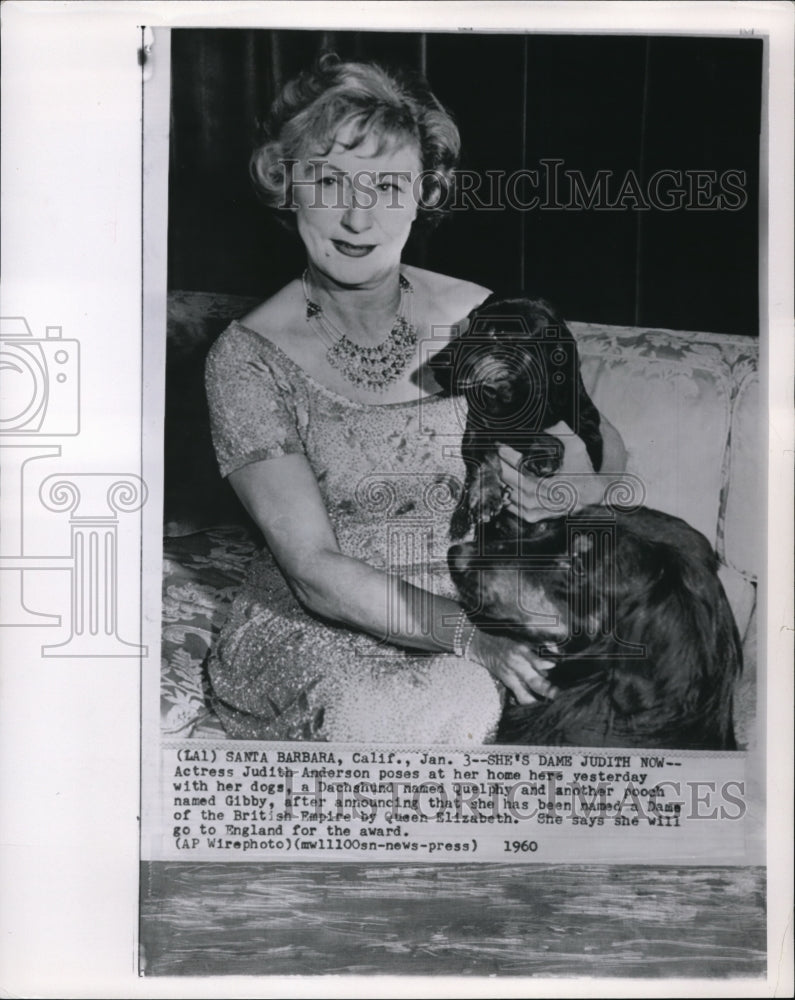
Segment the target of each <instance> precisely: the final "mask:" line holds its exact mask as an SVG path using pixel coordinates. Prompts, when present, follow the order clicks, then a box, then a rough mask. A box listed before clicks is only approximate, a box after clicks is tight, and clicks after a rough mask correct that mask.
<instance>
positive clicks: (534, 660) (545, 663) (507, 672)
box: [467, 628, 557, 705]
mask: <svg viewBox="0 0 795 1000" xmlns="http://www.w3.org/2000/svg"><path fill="white" fill-rule="evenodd" d="M467 658H468V659H470V660H474V661H475V662H476V663H479V664H480V665H481V666H483V667H485V668H486V670H488V672H489V673H490V674H491V676H492V677H494V678H495V680H498V681H500V683H501V684H504V685H505V686H506V687H507V688H508V690H509V691H511V692H512V693H513V696H514V697H515V698H516V700H517V701H518V702H519V704H520V705H530V704H532V703H533V702H534V701H536V700H537V699H538V698H554V697H555V695H556V694H557V688H556V687H555V686H554V685H553V684H551V683H550V682H549V681H548V680H547V679H546V677H545V676H544V672H545V671H547V670H549V669H551V667H552V666H553V663H552V661H550V660H542V659H541V658H540V657H538V656H536V655H535V654H534V652H533V648H532V646H531V645H530V644H529V643H526V642H522V641H521V640H517V639H509V638H507V637H506V636H504V635H497V634H495V633H493V632H488V631H485V630H484V629H480V628H476V629H475V631H474V633H473V635H472V639H471V641H470V643H469V649H468V651H467Z"/></svg>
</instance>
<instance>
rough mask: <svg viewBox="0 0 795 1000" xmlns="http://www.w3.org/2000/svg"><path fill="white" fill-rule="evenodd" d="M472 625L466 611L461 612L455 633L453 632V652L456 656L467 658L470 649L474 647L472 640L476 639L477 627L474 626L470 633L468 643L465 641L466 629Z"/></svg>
mask: <svg viewBox="0 0 795 1000" xmlns="http://www.w3.org/2000/svg"><path fill="white" fill-rule="evenodd" d="M468 624H471V623H470V621H469V617H468V616H467V613H466V611H464V610H463V609H462V610H461V611H460V612H459V615H458V620H457V621H456V623H455V632H453V652H454V653H455V655H456V656H459V657H462V658H464V657H466V655H467V653H468V652H469V647H470V646H471V645H472V640H473V639H474V638H475V631H476V626H475V625H472V630H471V631H470V633H469V637H468V638H467V640H466V642H465V641H464V628H465V627H466V626H467V625H468Z"/></svg>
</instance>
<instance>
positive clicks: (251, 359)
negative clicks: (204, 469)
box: [205, 323, 304, 476]
mask: <svg viewBox="0 0 795 1000" xmlns="http://www.w3.org/2000/svg"><path fill="white" fill-rule="evenodd" d="M205 384H206V388H207V402H208V405H209V409H210V428H211V430H212V437H213V445H214V447H215V454H216V458H217V459H218V467H219V469H220V471H221V475H222V476H228V475H229V473H230V472H234V471H235V469H239V468H241V467H242V466H244V465H248V464H249V463H250V462H256V461H259V460H261V459H268V458H279V457H281V456H282V455H289V454H296V453H304V445H303V443H302V440H301V435H300V432H299V425H300V416H299V405H298V402H297V399H296V392H295V387H294V385H293V384H292V382H291V380H290V378H289V376H288V374H287V373H286V371H285V369H284V368H283V367H282V366H280V365H279V362H278V358H277V357H276V354H275V350H273V349H270V345H269V342H268V341H267V340H265V339H264V338H263V337H260V336H259V335H258V334H256V333H255V332H254V331H253V330H247V329H246V328H245V327H243V326H240V325H239V324H237V323H233V324H232V325H231V326H230V327H228V328H227V329H226V330H225V331H224V332H223V333H222V334H221V336H220V337H219V338H218V340H217V341H216V342H215V343H214V344H213V346H212V347H211V349H210V352H209V354H208V356H207V364H206V368H205Z"/></svg>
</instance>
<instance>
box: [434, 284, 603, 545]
mask: <svg viewBox="0 0 795 1000" xmlns="http://www.w3.org/2000/svg"><path fill="white" fill-rule="evenodd" d="M429 367H430V369H431V371H432V372H433V375H434V378H435V379H436V381H437V383H438V384H439V386H440V387H441V388H442V390H443V391H445V392H448V393H451V394H453V395H456V394H462V395H463V396H464V397H465V399H466V402H467V423H466V429H465V432H464V439H463V445H462V455H463V458H464V461H465V463H466V480H465V483H464V495H463V497H462V501H461V504H460V505H459V507H458V508H457V510H456V511H455V513H454V515H453V519H452V523H451V526H450V534H451V537H452V538H453V539H458V538H463V537H464V536H465V535H466V534H467V533H468V531H469V530H470V529H471V528H472V527H473V526H475V525H477V524H479V523H481V522H483V521H488V520H490V519H491V518H492V517H493V516H494V515H495V514H496V513H497V512H498V511H499V510H500V509H501V508H502V506H503V505H504V499H505V498H504V491H503V487H502V481H501V478H500V462H499V457H498V454H497V447H498V445H499V444H506V445H510V446H511V447H513V448H515V449H516V450H517V451H519V452H520V453H521V454H522V456H523V467H524V468H525V469H526V470H527V471H528V472H530V473H532V474H533V475H535V476H538V477H541V476H549V475H552V474H553V473H554V472H556V471H557V470H558V469H559V468H560V464H561V462H562V459H563V445H562V443H561V442H560V440H559V439H558V438H556V437H553V436H552V435H551V434H547V433H545V431H546V429H547V428H550V427H553V426H554V425H555V424H557V423H559V422H560V421H565V422H566V423H567V424H568V425H569V427H570V428H571V429H572V430H573V431H574V432H575V433H577V434H579V435H580V437H581V438H582V440H583V442H584V443H585V446H586V450H587V452H588V455H589V457H590V459H591V463H592V465H593V467H594V470H595V471H597V472H598V471H599V469H600V468H601V466H602V435H601V433H600V430H599V411H598V410H597V409H596V407H595V406H594V404H593V402H592V401H591V398H590V396H589V395H588V393H587V392H586V391H585V386H584V385H583V382H582V378H581V376H580V365H579V358H578V354H577V344H576V342H575V340H574V337H573V336H572V335H571V333H570V331H569V329H568V327H567V326H566V325H565V323H563V321H562V320H561V319H560V318H559V317H558V316H557V315H556V314H555V312H554V311H553V309H552V307H551V306H550V305H549V304H548V303H546V302H545V301H543V300H542V299H538V300H534V299H529V298H526V297H524V296H522V295H516V296H513V297H509V298H505V297H501V296H498V295H491V296H490V297H489V298H488V299H486V301H485V302H484V303H483V304H482V305H480V306H478V308H477V309H474V310H473V311H472V312H471V313H470V314H469V316H468V317H467V328H466V330H465V331H464V332H463V334H461V335H460V336H458V337H456V338H455V339H454V340H452V341H451V342H450V343H449V344H447V345H446V346H445V347H444V348H443V349H442V350H441V351H439V352H438V353H437V354H436V355H434V357H432V358H431V359H430V360H429Z"/></svg>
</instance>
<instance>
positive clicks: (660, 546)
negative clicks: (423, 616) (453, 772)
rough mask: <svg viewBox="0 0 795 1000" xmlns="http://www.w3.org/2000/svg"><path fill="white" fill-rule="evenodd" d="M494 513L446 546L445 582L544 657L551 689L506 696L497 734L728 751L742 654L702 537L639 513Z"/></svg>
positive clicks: (473, 612)
mask: <svg viewBox="0 0 795 1000" xmlns="http://www.w3.org/2000/svg"><path fill="white" fill-rule="evenodd" d="M501 520H502V521H508V522H509V523H507V524H506V523H503V524H495V523H493V524H490V525H484V526H483V527H482V528H481V529H480V530H479V535H478V537H477V538H476V540H475V541H474V542H467V543H463V544H460V545H454V546H452V547H451V548H450V551H449V555H448V559H449V564H450V570H451V574H452V576H453V580H454V581H455V583H456V585H457V587H458V589H459V592H460V594H461V597H462V600H463V601H464V605H465V607H466V608H467V610H468V611H469V612H470V617H471V619H472V621H474V622H475V623H476V624H478V625H480V626H481V627H484V628H488V629H497V630H499V631H501V632H504V633H506V634H509V635H514V636H516V637H517V638H521V639H523V640H525V641H527V640H528V639H529V640H532V641H533V642H534V643H535V644H536V645H537V648H538V651H539V653H540V654H541V655H542V656H543V657H544V658H545V659H547V660H551V661H552V662H553V663H554V667H553V669H552V670H551V671H550V672H549V673H548V675H547V676H548V679H549V680H550V681H551V682H552V683H553V684H554V685H555V686H556V687H557V688H558V689H559V693H558V694H557V695H556V697H554V698H553V699H551V700H547V701H538V702H536V703H534V704H531V705H529V706H521V705H518V704H516V703H515V702H511V703H509V704H507V705H506V709H505V711H504V713H503V718H502V721H501V724H500V729H499V732H498V736H497V742H502V743H521V744H526V745H541V746H543V745H550V746H555V745H567V746H595V747H636V748H647V747H648V748H657V747H659V748H663V747H664V748H668V749H680V750H684V749H689V750H733V749H736V744H735V737H734V730H733V725H732V698H733V693H734V686H735V682H736V680H737V677H738V676H739V674H740V671H741V669H742V648H741V644H740V637H739V634H738V632H737V626H736V624H735V621H734V616H733V615H732V611H731V608H730V606H729V603H728V600H727V599H726V595H725V593H724V591H723V587H722V586H721V583H720V581H719V579H718V576H717V558H716V556H715V553H714V552H713V550H712V547H711V546H710V544H709V543H708V541H707V540H706V538H704V536H703V535H702V534H700V533H699V532H698V531H696V530H695V529H694V528H692V527H690V526H689V525H688V524H686V523H685V522H684V521H682V520H680V519H679V518H676V517H671V516H669V515H667V514H663V513H661V512H659V511H655V510H650V509H648V508H643V507H641V508H638V509H637V510H635V511H632V512H621V511H614V510H611V509H610V508H606V507H587V508H584V509H583V510H582V511H580V512H578V513H577V514H574V515H571V516H568V517H558V518H550V519H549V520H547V521H542V522H539V523H538V524H535V525H533V524H520V523H519V522H518V520H517V519H516V518H514V517H512V515H510V514H508V513H507V512H503V513H502V514H500V515H499V517H498V518H497V521H501ZM511 534H512V535H513V538H509V537H508V536H509V535H511ZM544 616H546V620H545V621H544V620H543V618H544Z"/></svg>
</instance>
